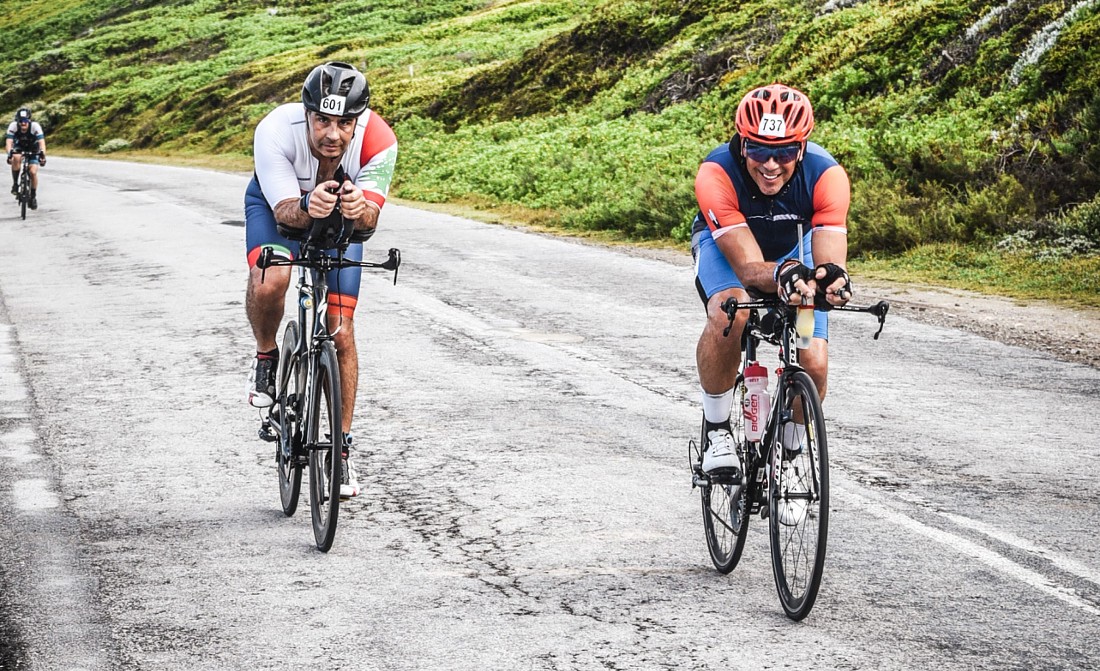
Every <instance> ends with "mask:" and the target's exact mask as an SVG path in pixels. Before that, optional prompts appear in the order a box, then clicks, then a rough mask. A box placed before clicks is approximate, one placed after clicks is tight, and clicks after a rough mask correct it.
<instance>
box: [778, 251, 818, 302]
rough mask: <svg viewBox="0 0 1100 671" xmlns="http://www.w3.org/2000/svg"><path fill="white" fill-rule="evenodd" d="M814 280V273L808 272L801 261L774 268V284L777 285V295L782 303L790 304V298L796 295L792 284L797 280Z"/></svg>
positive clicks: (790, 261) (789, 262)
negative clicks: (781, 299)
mask: <svg viewBox="0 0 1100 671" xmlns="http://www.w3.org/2000/svg"><path fill="white" fill-rule="evenodd" d="M813 278H814V271H812V270H810V269H809V268H808V267H807V266H806V264H804V263H802V262H801V261H795V260H793V259H792V260H789V261H785V262H784V263H783V265H781V266H776V268H775V283H776V284H778V285H779V295H780V296H781V297H782V298H783V300H784V301H787V302H790V298H791V296H794V295H795V294H797V293H798V289H796V288H795V286H794V283H795V282H797V281H798V280H802V281H803V282H809V281H810V280H812V279H813Z"/></svg>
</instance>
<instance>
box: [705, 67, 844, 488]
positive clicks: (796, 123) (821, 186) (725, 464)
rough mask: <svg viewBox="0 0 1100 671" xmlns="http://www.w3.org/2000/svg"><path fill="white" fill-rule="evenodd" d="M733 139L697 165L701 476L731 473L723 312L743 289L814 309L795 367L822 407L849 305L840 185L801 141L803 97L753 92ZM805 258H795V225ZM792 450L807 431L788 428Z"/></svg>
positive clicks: (732, 370) (730, 341) (824, 155)
mask: <svg viewBox="0 0 1100 671" xmlns="http://www.w3.org/2000/svg"><path fill="white" fill-rule="evenodd" d="M736 126H737V134H736V135H734V136H733V139H732V140H730V141H729V142H728V143H726V144H723V145H721V146H719V147H718V148H716V149H715V150H714V151H712V152H711V153H710V154H709V155H708V156H707V158H706V160H704V161H703V164H702V165H701V166H700V167H699V172H698V174H697V176H696V178H695V196H696V199H697V201H698V203H699V213H698V214H697V215H696V217H695V222H694V227H693V229H692V254H693V256H694V257H695V285H696V288H697V289H698V291H699V296H700V298H702V299H703V302H704V304H705V305H706V308H707V323H706V326H705V328H704V329H703V334H702V335H701V336H700V338H699V344H698V347H697V349H696V361H697V364H698V368H699V383H700V386H701V387H702V392H703V418H704V420H705V422H706V429H705V432H706V435H707V440H706V441H705V445H704V452H703V470H704V471H707V472H708V473H713V472H720V471H722V470H732V469H736V468H737V465H738V461H737V456H736V455H735V454H734V451H733V437H732V435H731V430H730V421H729V420H730V412H731V409H732V405H733V386H734V382H735V380H736V378H737V369H738V365H739V364H740V359H741V333H742V331H743V330H744V327H745V323H746V321H747V319H748V314H747V313H746V312H744V311H741V312H738V313H737V318H736V319H735V320H734V323H733V328H732V330H731V331H730V334H729V337H723V336H722V331H723V329H725V328H726V325H727V324H729V318H728V317H727V316H726V314H725V312H723V311H722V309H721V307H720V306H721V305H722V303H723V302H724V301H725V300H726V299H727V298H730V297H733V298H736V299H737V300H738V301H747V300H749V298H750V297H749V294H748V292H747V291H746V288H751V289H754V290H755V291H757V292H760V293H763V294H778V295H779V296H780V298H782V299H783V300H785V301H787V302H789V303H791V304H796V303H798V302H799V301H800V300H801V298H802V297H803V296H805V297H807V298H812V299H815V302H816V304H817V306H818V309H817V310H816V311H815V315H814V316H815V326H814V337H813V340H812V341H811V344H810V348H809V349H806V350H802V351H801V353H800V356H799V361H800V363H801V364H802V366H803V367H804V368H805V369H806V371H807V372H808V373H809V374H810V377H812V378H813V380H814V383H815V384H816V385H817V389H818V393H819V394H820V395H821V397H822V398H824V397H825V390H826V383H827V377H828V370H829V348H828V337H829V322H828V314H827V310H829V309H831V307H832V306H836V305H843V304H845V303H847V302H848V299H849V298H850V297H851V288H852V287H851V282H850V281H849V279H848V273H847V271H846V270H845V265H846V261H847V255H848V236H847V232H848V230H847V216H848V204H849V199H850V185H849V182H848V175H847V173H845V172H844V169H843V168H841V167H840V165H839V164H837V162H836V160H834V159H833V157H832V156H830V155H829V153H828V152H826V151H825V150H824V149H822V148H821V147H820V146H818V145H817V144H815V143H813V142H808V141H807V139H806V138H807V137H809V135H810V132H811V131H813V128H814V116H813V109H812V107H811V106H810V100H809V98H807V97H806V95H805V94H803V93H801V92H799V91H797V90H795V89H793V88H790V87H788V86H784V85H782V84H772V85H770V86H763V87H760V88H756V89H753V90H752V91H750V92H749V93H748V94H746V95H745V97H744V98H743V99H742V100H741V103H740V104H739V105H738V107H737V118H736ZM799 222H802V223H803V224H804V229H805V230H804V234H803V235H804V237H803V240H802V244H803V249H804V254H805V255H804V256H803V257H802V258H799V257H798V252H799V238H798V223H799ZM784 431H785V434H786V435H783V436H781V437H780V439H781V441H782V443H783V445H784V447H787V448H788V449H795V448H796V447H797V446H798V444H799V442H800V436H799V435H796V432H802V433H804V431H805V427H803V426H802V425H800V424H796V423H794V422H790V423H787V424H786V425H785V426H784Z"/></svg>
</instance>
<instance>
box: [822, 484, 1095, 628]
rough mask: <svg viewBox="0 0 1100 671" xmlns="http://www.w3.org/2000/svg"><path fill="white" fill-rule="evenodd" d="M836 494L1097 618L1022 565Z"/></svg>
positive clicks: (1072, 595) (849, 494)
mask: <svg viewBox="0 0 1100 671" xmlns="http://www.w3.org/2000/svg"><path fill="white" fill-rule="evenodd" d="M836 493H837V494H839V495H840V496H839V498H842V499H847V500H848V502H849V503H851V504H852V505H854V506H857V507H858V508H860V509H861V510H863V511H865V512H868V513H871V514H872V515H874V516H876V517H879V518H881V519H884V520H886V521H888V522H890V523H892V524H896V525H898V526H900V527H902V528H904V529H908V530H909V531H912V532H913V533H916V534H919V535H921V536H924V537H926V538H929V539H931V540H933V541H936V542H937V543H941V544H943V545H945V546H947V547H949V548H951V549H952V550H954V551H956V552H961V553H963V554H966V555H969V556H971V557H973V558H974V559H977V560H978V561H980V562H982V563H983V564H986V565H987V566H989V567H991V568H993V569H995V570H997V571H1000V572H1001V573H1003V574H1005V575H1007V576H1009V577H1011V578H1014V579H1016V580H1019V581H1020V582H1023V583H1024V584H1026V585H1028V586H1029V587H1031V588H1033V589H1036V590H1038V591H1040V592H1043V593H1046V594H1048V595H1050V596H1053V597H1055V598H1057V599H1060V600H1062V601H1064V602H1066V603H1068V604H1070V605H1071V606H1076V607H1077V608H1080V609H1081V610H1083V611H1085V612H1086V613H1089V614H1090V615H1100V608H1097V607H1096V606H1094V605H1093V604H1092V603H1090V602H1089V601H1086V600H1085V599H1082V598H1081V597H1079V596H1077V593H1076V591H1075V590H1073V589H1072V588H1069V587H1064V586H1062V585H1058V584H1056V583H1055V582H1054V581H1052V580H1051V579H1050V578H1048V577H1046V576H1044V575H1043V574H1041V573H1038V572H1036V571H1033V570H1031V569H1029V568H1027V567H1026V566H1021V565H1020V564H1017V563H1016V562H1014V561H1012V560H1011V559H1008V558H1007V557H1004V556H1002V555H999V554H997V553H996V552H994V551H993V550H990V549H988V548H985V547H982V546H981V545H979V544H977V543H975V542H973V541H971V540H969V539H966V538H963V537H962V536H958V535H956V534H953V533H950V532H947V531H943V530H942V529H937V528H935V527H931V526H928V525H927V524H923V523H921V522H918V521H916V520H914V519H912V518H911V517H908V516H907V515H905V514H903V513H901V512H899V511H897V510H894V509H892V508H890V507H888V506H886V505H885V504H883V503H880V502H879V501H876V500H874V499H873V498H871V497H870V496H868V495H864V494H857V493H856V492H855V491H853V490H852V489H850V488H846V487H838V488H836Z"/></svg>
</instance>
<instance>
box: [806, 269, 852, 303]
mask: <svg viewBox="0 0 1100 671" xmlns="http://www.w3.org/2000/svg"><path fill="white" fill-rule="evenodd" d="M821 269H824V270H825V277H822V278H821V279H819V280H817V293H816V294H814V307H815V308H817V309H818V310H825V311H829V310H832V309H833V308H834V307H835V306H834V305H833V304H832V303H830V302H829V301H828V300H827V299H826V294H825V290H826V289H828V288H829V287H830V286H832V285H833V283H834V282H836V281H837V280H839V279H843V280H844V286H842V287H841V288H840V290H839V291H837V292H836V295H837V296H838V297H839V298H842V299H844V300H848V299H849V298H851V297H852V280H851V278H849V277H848V272H847V271H846V270H844V269H843V268H841V267H840V266H838V265H837V264H835V263H822V264H820V265H819V266H818V267H817V268H815V269H814V276H815V277H816V276H817V271H819V270H821Z"/></svg>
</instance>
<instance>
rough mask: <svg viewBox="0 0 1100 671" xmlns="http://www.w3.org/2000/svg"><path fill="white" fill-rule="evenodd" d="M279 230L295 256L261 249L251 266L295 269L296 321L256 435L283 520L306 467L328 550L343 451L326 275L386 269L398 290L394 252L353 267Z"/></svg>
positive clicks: (316, 523) (321, 544) (322, 544)
mask: <svg viewBox="0 0 1100 671" xmlns="http://www.w3.org/2000/svg"><path fill="white" fill-rule="evenodd" d="M278 228H279V232H280V234H282V235H283V236H284V237H286V238H288V239H290V240H295V241H298V242H300V243H301V244H300V254H299V256H298V257H297V258H295V259H285V258H276V257H275V256H274V254H273V251H272V249H271V248H270V247H265V248H264V250H263V251H262V252H261V254H260V258H259V259H258V261H257V263H256V266H257V267H258V268H260V269H261V270H262V271H263V273H266V271H267V269H268V268H273V267H278V266H295V267H297V268H298V285H297V296H298V300H297V304H298V318H297V320H293V321H290V322H288V323H287V325H286V328H285V330H284V331H283V339H282V344H281V346H280V348H279V351H280V354H281V356H280V357H279V369H278V373H277V378H276V380H277V381H276V388H275V390H276V391H275V403H274V404H273V405H272V406H271V407H270V408H269V409H268V412H267V416H266V417H264V418H263V422H262V425H261V427H260V431H259V434H260V438H263V439H264V440H267V441H271V442H274V443H275V444H276V446H275V462H276V465H277V467H278V468H277V471H278V478H279V499H280V501H281V503H282V507H283V514H285V515H286V516H287V517H290V516H292V515H293V514H294V512H295V511H296V510H297V508H298V497H299V494H300V492H301V487H302V470H303V469H304V468H307V467H308V469H309V505H310V517H311V518H312V521H313V536H314V540H315V541H316V544H317V549H319V550H321V551H322V552H328V551H329V549H330V548H331V547H332V542H333V540H334V539H335V538H336V520H337V517H338V515H339V509H340V483H341V479H342V465H341V455H342V454H344V453H346V452H347V447H348V446H347V445H345V444H344V438H343V436H344V434H343V431H342V428H341V417H342V416H343V415H342V414H341V413H342V408H343V405H342V399H341V395H340V389H341V387H340V366H339V363H338V362H337V358H336V346H335V344H334V342H333V338H334V336H335V335H336V333H337V332H338V331H339V326H337V328H336V329H335V330H333V331H331V332H330V330H329V325H328V319H327V313H328V283H327V280H326V273H328V271H330V270H337V269H341V268H353V267H358V268H376V269H382V270H390V271H393V282H394V284H397V269H398V268H399V267H400V266H401V251H400V250H398V249H396V248H391V249H390V250H389V254H388V257H387V259H386V260H385V261H383V262H381V263H373V262H366V261H354V260H351V259H346V258H344V256H343V253H344V249H346V244H345V245H342V246H340V247H337V249H339V252H338V254H337V255H336V256H330V255H329V254H328V253H327V251H326V250H328V249H331V248H333V247H336V245H334V244H331V242H330V241H324V242H317V241H315V240H314V239H313V238H311V237H310V236H309V234H308V231H307V230H306V229H295V228H290V227H287V226H284V225H282V224H279V225H278ZM371 233H373V229H372V230H369V231H354V232H352V233H351V235H350V238H348V242H362V241H364V240H366V238H368V237H370V235H371ZM262 277H263V275H261V280H262Z"/></svg>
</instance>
